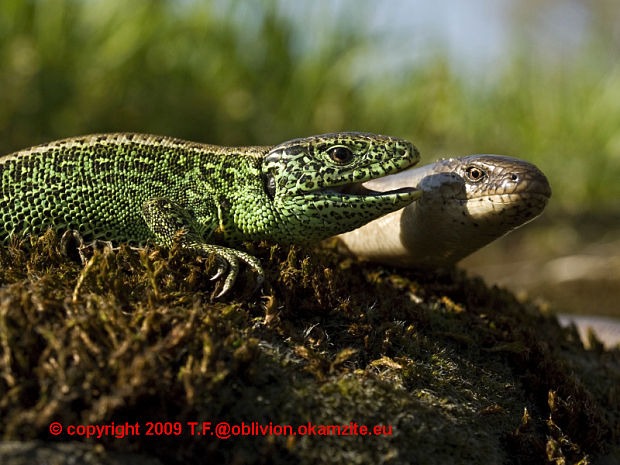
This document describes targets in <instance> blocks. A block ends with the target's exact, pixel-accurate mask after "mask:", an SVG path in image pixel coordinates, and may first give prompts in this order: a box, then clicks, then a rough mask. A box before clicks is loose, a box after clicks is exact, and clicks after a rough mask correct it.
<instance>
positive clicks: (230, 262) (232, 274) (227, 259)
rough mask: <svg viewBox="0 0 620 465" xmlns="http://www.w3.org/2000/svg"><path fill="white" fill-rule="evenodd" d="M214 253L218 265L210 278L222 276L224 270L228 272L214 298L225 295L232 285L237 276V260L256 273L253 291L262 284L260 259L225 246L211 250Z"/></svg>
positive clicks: (263, 278)
mask: <svg viewBox="0 0 620 465" xmlns="http://www.w3.org/2000/svg"><path fill="white" fill-rule="evenodd" d="M212 252H214V253H215V254H216V257H217V259H218V262H219V265H218V268H217V272H216V273H215V275H214V276H213V277H211V278H210V279H211V280H212V281H213V280H215V279H217V278H220V277H221V276H223V275H224V274H225V273H226V271H228V274H227V275H226V278H225V279H224V285H223V286H222V290H221V291H220V292H219V293H218V294H217V295H216V296H215V298H216V299H217V298H220V297H222V296H223V295H225V294H226V293H227V292H228V291H229V290H230V289H231V288H232V287H233V285H234V283H235V281H236V279H237V276H238V275H239V260H242V261H244V262H245V263H247V264H248V265H249V266H250V268H252V270H253V271H254V272H255V273H256V286H255V289H254V292H256V291H257V290H258V289H259V288H260V286H261V285H262V284H263V282H264V280H265V274H264V272H263V268H262V266H261V264H260V261H259V260H258V259H257V258H255V257H253V256H252V255H250V254H248V253H245V252H241V251H239V250H236V249H229V248H226V247H218V248H217V249H216V250H212Z"/></svg>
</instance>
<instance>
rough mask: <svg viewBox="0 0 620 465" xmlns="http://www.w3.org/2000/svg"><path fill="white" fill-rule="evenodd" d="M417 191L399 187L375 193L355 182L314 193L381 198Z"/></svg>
mask: <svg viewBox="0 0 620 465" xmlns="http://www.w3.org/2000/svg"><path fill="white" fill-rule="evenodd" d="M418 190H419V189H416V188H415V187H401V188H399V189H393V190H391V191H375V190H372V189H368V188H367V187H364V186H363V185H362V183H361V182H355V183H351V184H344V185H341V186H332V187H327V188H324V189H319V190H317V191H315V192H325V193H333V194H340V195H350V196H355V197H369V196H372V197H382V196H386V195H397V194H411V193H413V192H415V191H418Z"/></svg>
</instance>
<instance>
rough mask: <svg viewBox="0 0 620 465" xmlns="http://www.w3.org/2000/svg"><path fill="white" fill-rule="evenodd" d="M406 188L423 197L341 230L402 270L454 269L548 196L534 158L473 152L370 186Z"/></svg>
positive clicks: (357, 247)
mask: <svg viewBox="0 0 620 465" xmlns="http://www.w3.org/2000/svg"><path fill="white" fill-rule="evenodd" d="M405 186H409V187H417V188H419V189H420V190H422V196H421V198H420V199H419V200H418V201H416V202H414V203H412V204H410V205H408V206H406V207H405V208H403V209H401V210H398V211H395V212H393V213H389V214H388V215H385V216H383V217H381V218H378V219H377V220H374V221H372V222H370V223H368V224H366V225H364V226H362V227H361V228H359V229H357V230H354V231H351V232H348V233H345V234H341V235H340V236H339V239H340V241H341V242H342V244H343V245H344V246H345V247H346V249H347V250H348V251H349V252H350V253H353V254H355V255H358V256H361V257H365V258H368V259H370V260H373V261H377V262H381V263H386V264H389V265H398V266H404V267H412V266H414V267H420V266H449V265H453V264H454V263H456V262H457V261H459V260H461V259H462V258H464V257H466V256H467V255H469V254H471V253H472V252H475V251H476V250H478V249H480V248H481V247H483V246H485V245H487V244H488V243H490V242H492V241H493V240H495V239H497V238H498V237H500V236H503V235H504V234H507V233H508V232H510V231H512V230H513V229H515V228H518V227H519V226H522V225H523V224H525V223H527V222H529V221H531V220H533V219H534V218H536V217H537V216H538V215H540V214H541V213H542V211H543V210H544V208H545V206H546V205H547V202H548V200H549V198H550V196H551V188H550V187H549V182H548V181H547V178H546V177H545V175H544V174H543V173H542V172H541V171H540V170H539V169H538V168H537V167H536V166H534V165H533V164H532V163H528V162H526V161H523V160H519V159H516V158H511V157H505V156H499V155H470V156H467V157H462V158H449V159H445V160H439V161H437V162H435V163H432V164H430V165H426V166H422V167H420V168H416V169H411V170H406V171H403V172H401V173H398V174H395V175H392V176H387V177H385V178H382V179H376V180H373V181H369V182H367V183H365V187H367V188H370V189H375V190H379V191H381V190H384V189H385V190H390V189H397V188H402V187H405Z"/></svg>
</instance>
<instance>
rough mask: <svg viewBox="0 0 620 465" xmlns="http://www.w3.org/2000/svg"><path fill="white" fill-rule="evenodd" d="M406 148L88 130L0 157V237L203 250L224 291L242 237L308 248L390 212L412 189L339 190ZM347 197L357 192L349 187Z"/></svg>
mask: <svg viewBox="0 0 620 465" xmlns="http://www.w3.org/2000/svg"><path fill="white" fill-rule="evenodd" d="M418 159H419V155H418V152H417V151H416V150H415V148H414V147H413V145H412V144H411V143H410V142H407V141H404V140H401V139H396V138H392V137H387V136H378V135H374V134H367V133H336V134H325V135H320V136H313V137H308V138H302V139H295V140H292V141H288V142H285V143H282V144H280V145H277V146H268V147H219V146H214V145H207V144H200V143H195V142H188V141H183V140H179V139H172V138H168V137H162V136H151V135H142V134H125V133H118V134H98V135H91V136H84V137H76V138H70V139H64V140H61V141H56V142H51V143H49V144H44V145H40V146H37V147H33V148H30V149H26V150H22V151H19V152H16V153H13V154H11V155H7V156H5V157H2V158H0V215H1V221H2V224H1V225H0V226H1V227H0V241H3V242H6V241H7V240H8V238H9V237H11V236H13V235H15V234H18V235H25V234H38V233H41V232H43V231H45V230H46V229H47V228H50V227H51V228H53V229H55V230H58V231H63V230H69V229H75V230H77V231H78V232H80V234H81V235H82V236H83V237H84V238H85V239H105V240H109V241H113V242H125V243H130V244H137V245H141V244H144V243H145V242H147V241H149V240H154V241H156V242H157V243H159V244H161V245H164V246H170V245H171V244H172V241H173V237H174V235H175V234H176V233H177V232H178V231H179V230H183V231H184V233H185V234H184V240H183V243H184V245H186V246H187V247H190V248H192V249H194V250H197V251H201V252H206V253H214V254H216V258H217V259H218V273H217V276H219V275H221V274H223V273H224V272H225V271H226V270H227V269H228V268H229V269H230V271H229V273H228V274H227V277H226V280H225V283H224V286H223V289H222V291H221V293H220V294H219V295H222V294H223V293H225V292H226V291H227V290H228V289H229V288H230V287H231V286H232V284H233V282H234V280H235V278H236V276H237V273H238V260H239V259H241V260H243V261H245V262H247V263H248V264H249V265H250V266H251V267H252V268H254V270H255V271H256V272H257V273H258V280H259V281H260V280H262V270H261V267H260V263H259V262H258V260H257V259H256V258H254V257H252V256H251V255H249V254H247V253H244V252H241V251H239V250H237V249H235V248H231V247H235V246H237V245H239V244H240V243H241V242H244V241H259V240H273V241H278V242H282V243H287V244H289V243H304V242H311V241H318V240H321V239H324V238H326V237H329V236H331V235H334V234H338V233H342V232H345V231H348V230H351V229H354V228H356V227H359V226H361V225H362V224H364V223H366V222H368V221H371V220H372V219H374V218H377V217H379V216H381V215H383V214H386V213H389V212H391V211H394V210H397V209H399V208H402V207H404V206H405V205H407V204H408V203H410V202H412V201H413V200H415V199H416V198H417V197H418V196H419V192H418V191H416V190H415V189H412V188H404V189H397V190H395V191H394V192H381V193H379V192H373V191H369V190H366V189H362V191H363V192H357V193H356V194H349V193H347V192H346V190H347V189H348V188H349V187H350V186H352V185H356V184H357V183H361V182H365V181H368V180H370V179H374V178H377V177H380V176H384V175H388V174H392V173H396V172H398V171H400V170H402V169H405V168H407V167H409V166H412V165H413V164H415V163H416V162H417V161H418ZM358 190H359V189H358Z"/></svg>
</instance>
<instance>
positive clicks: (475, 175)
mask: <svg viewBox="0 0 620 465" xmlns="http://www.w3.org/2000/svg"><path fill="white" fill-rule="evenodd" d="M465 173H466V174H467V178H468V179H469V180H470V181H473V182H478V181H480V180H481V179H483V178H484V177H485V176H486V173H485V172H484V171H482V170H481V169H480V168H478V167H476V166H469V167H468V168H467V169H466V170H465Z"/></svg>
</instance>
